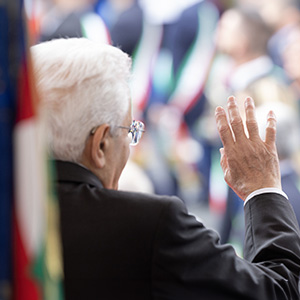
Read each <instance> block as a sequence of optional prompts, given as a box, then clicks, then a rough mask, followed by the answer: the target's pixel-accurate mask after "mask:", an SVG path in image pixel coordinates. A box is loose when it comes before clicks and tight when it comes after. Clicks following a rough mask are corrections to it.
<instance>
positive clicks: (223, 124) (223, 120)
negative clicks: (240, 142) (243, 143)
mask: <svg viewBox="0 0 300 300" xmlns="http://www.w3.org/2000/svg"><path fill="white" fill-rule="evenodd" d="M215 118H216V123H217V129H218V132H219V135H220V138H221V140H222V143H223V146H224V147H229V146H230V145H233V144H234V140H233V136H232V132H231V130H230V127H229V124H228V120H227V117H226V113H225V110H224V108H223V107H221V106H218V107H217V108H216V111H215Z"/></svg>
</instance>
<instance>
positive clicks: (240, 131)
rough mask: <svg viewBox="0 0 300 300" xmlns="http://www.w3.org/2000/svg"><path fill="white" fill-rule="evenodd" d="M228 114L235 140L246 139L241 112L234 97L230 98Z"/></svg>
mask: <svg viewBox="0 0 300 300" xmlns="http://www.w3.org/2000/svg"><path fill="white" fill-rule="evenodd" d="M227 106H228V113H229V121H230V124H231V128H232V131H233V133H234V136H235V139H236V140H238V139H241V138H245V137H246V135H245V131H244V125H243V121H242V118H241V116H240V112H239V109H238V106H237V102H236V100H235V98H234V97H233V96H231V97H229V98H228V104H227Z"/></svg>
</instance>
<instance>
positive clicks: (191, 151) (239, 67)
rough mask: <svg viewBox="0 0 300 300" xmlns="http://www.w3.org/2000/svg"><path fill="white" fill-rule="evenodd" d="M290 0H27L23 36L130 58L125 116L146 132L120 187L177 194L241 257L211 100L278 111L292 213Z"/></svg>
mask: <svg viewBox="0 0 300 300" xmlns="http://www.w3.org/2000/svg"><path fill="white" fill-rule="evenodd" d="M299 7H300V6H299V1H298V0H260V1H258V0H236V1H228V0H224V1H222V0H203V1H199V0H159V1H158V0H100V1H96V0H27V1H25V10H26V14H27V16H28V20H29V33H30V39H31V43H32V44H34V43H39V42H43V41H47V40H51V39H54V38H66V37H81V36H83V37H87V38H88V39H92V40H97V41H102V42H105V43H110V44H112V45H115V46H118V47H120V48H121V49H122V50H123V51H125V52H127V53H128V54H129V55H130V56H131V57H132V59H133V76H132V81H131V87H132V103H133V115H134V118H135V119H140V120H142V121H144V122H145V124H146V134H145V135H144V137H143V139H142V141H141V143H140V144H139V146H138V147H134V148H132V149H131V150H132V151H131V157H130V161H129V163H128V166H127V167H126V168H125V171H124V173H123V175H122V178H121V180H120V186H119V188H120V189H124V190H138V191H144V192H150V193H158V194H168V195H178V196H179V197H180V198H181V199H183V201H184V202H185V203H186V205H187V206H188V208H189V210H190V212H191V213H193V214H195V215H196V216H197V217H198V218H199V219H201V220H203V221H204V223H205V224H206V226H208V227H212V228H214V229H215V230H217V231H218V232H219V233H220V235H221V241H222V242H230V243H232V244H233V245H234V247H235V248H236V250H237V252H238V253H239V255H241V256H242V244H243V230H244V229H243V226H244V225H243V202H242V201H241V200H240V199H238V197H237V195H235V193H234V192H233V191H232V190H230V189H229V188H228V187H227V186H226V184H225V182H224V180H223V174H222V171H221V169H220V165H219V159H220V156H219V148H220V147H221V143H220V140H219V138H218V135H217V133H216V126H215V123H214V109H215V107H216V106H217V105H225V103H226V99H227V97H228V96H230V95H232V94H233V95H235V96H236V97H237V100H238V102H239V103H240V106H241V108H242V107H243V101H244V98H245V97H246V96H252V97H253V98H254V101H255V103H256V106H257V107H258V115H259V116H260V117H259V118H260V119H259V122H260V123H261V128H262V130H261V132H262V133H263V131H264V126H265V123H266V119H265V118H266V114H267V109H269V108H272V109H273V110H274V111H275V113H276V114H277V117H278V148H279V155H280V160H281V169H282V176H283V178H282V184H283V189H284V191H285V192H286V193H287V194H288V195H289V197H290V201H291V202H292V204H293V206H294V208H295V211H296V213H297V216H298V219H299V220H300V209H299V206H300V198H299V195H300V194H299V166H300V165H299V159H298V154H299V138H300V135H299V132H298V131H299V124H298V120H299V113H300V111H299V98H300V24H299V21H300V10H299Z"/></svg>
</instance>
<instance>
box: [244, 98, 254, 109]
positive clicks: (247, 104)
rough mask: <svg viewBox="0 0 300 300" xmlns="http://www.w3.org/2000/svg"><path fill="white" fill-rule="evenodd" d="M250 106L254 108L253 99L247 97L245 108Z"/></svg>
mask: <svg viewBox="0 0 300 300" xmlns="http://www.w3.org/2000/svg"><path fill="white" fill-rule="evenodd" d="M250 105H251V106H253V107H254V101H253V99H252V98H251V97H247V98H246V100H245V107H246V108H247V107H248V106H250Z"/></svg>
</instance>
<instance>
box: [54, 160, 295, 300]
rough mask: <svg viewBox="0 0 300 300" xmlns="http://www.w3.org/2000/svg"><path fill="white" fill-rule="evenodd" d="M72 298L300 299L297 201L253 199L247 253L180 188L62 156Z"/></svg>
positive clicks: (66, 253)
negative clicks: (197, 214)
mask: <svg viewBox="0 0 300 300" xmlns="http://www.w3.org/2000/svg"><path fill="white" fill-rule="evenodd" d="M57 191H58V195H59V200H60V209H61V210H60V211H61V232H62V243H63V258H64V271H65V292H66V299H71V300H76V299H80V300H82V299H85V300H86V299H92V300H94V299H115V300H121V299H131V300H134V299H137V300H143V299H179V300H185V299H204V300H211V299H213V300H214V299H222V300H226V299H230V300H233V299H239V300H240V299H268V300H275V299H281V300H282V299H289V300H290V299H299V295H298V292H297V280H298V275H299V270H300V244H299V232H298V226H297V221H296V219H295V216H294V213H293V211H292V209H291V207H290V204H289V202H288V201H287V200H286V199H285V198H284V197H282V196H281V195H278V194H264V195H261V196H256V197H255V198H254V199H252V200H251V201H250V202H248V203H247V205H246V206H245V218H246V245H245V255H246V259H247V260H243V259H241V258H239V257H237V256H236V254H235V252H234V250H233V248H232V247H231V246H228V245H220V244H219V237H218V235H217V234H216V233H215V232H214V231H212V230H209V229H206V228H205V227H204V226H203V224H202V223H199V222H198V221H196V219H195V218H194V217H193V216H192V215H190V214H188V213H187V211H186V208H185V206H184V204H183V202H182V201H181V200H180V199H178V198H177V197H168V196H165V197H163V196H155V195H147V194H142V193H129V192H120V191H114V190H108V189H104V188H103V187H102V185H101V183H100V181H99V180H98V178H97V177H96V176H95V175H94V174H93V173H91V172H90V171H89V170H87V169H85V168H83V167H81V166H79V165H76V164H74V163H69V162H57Z"/></svg>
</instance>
